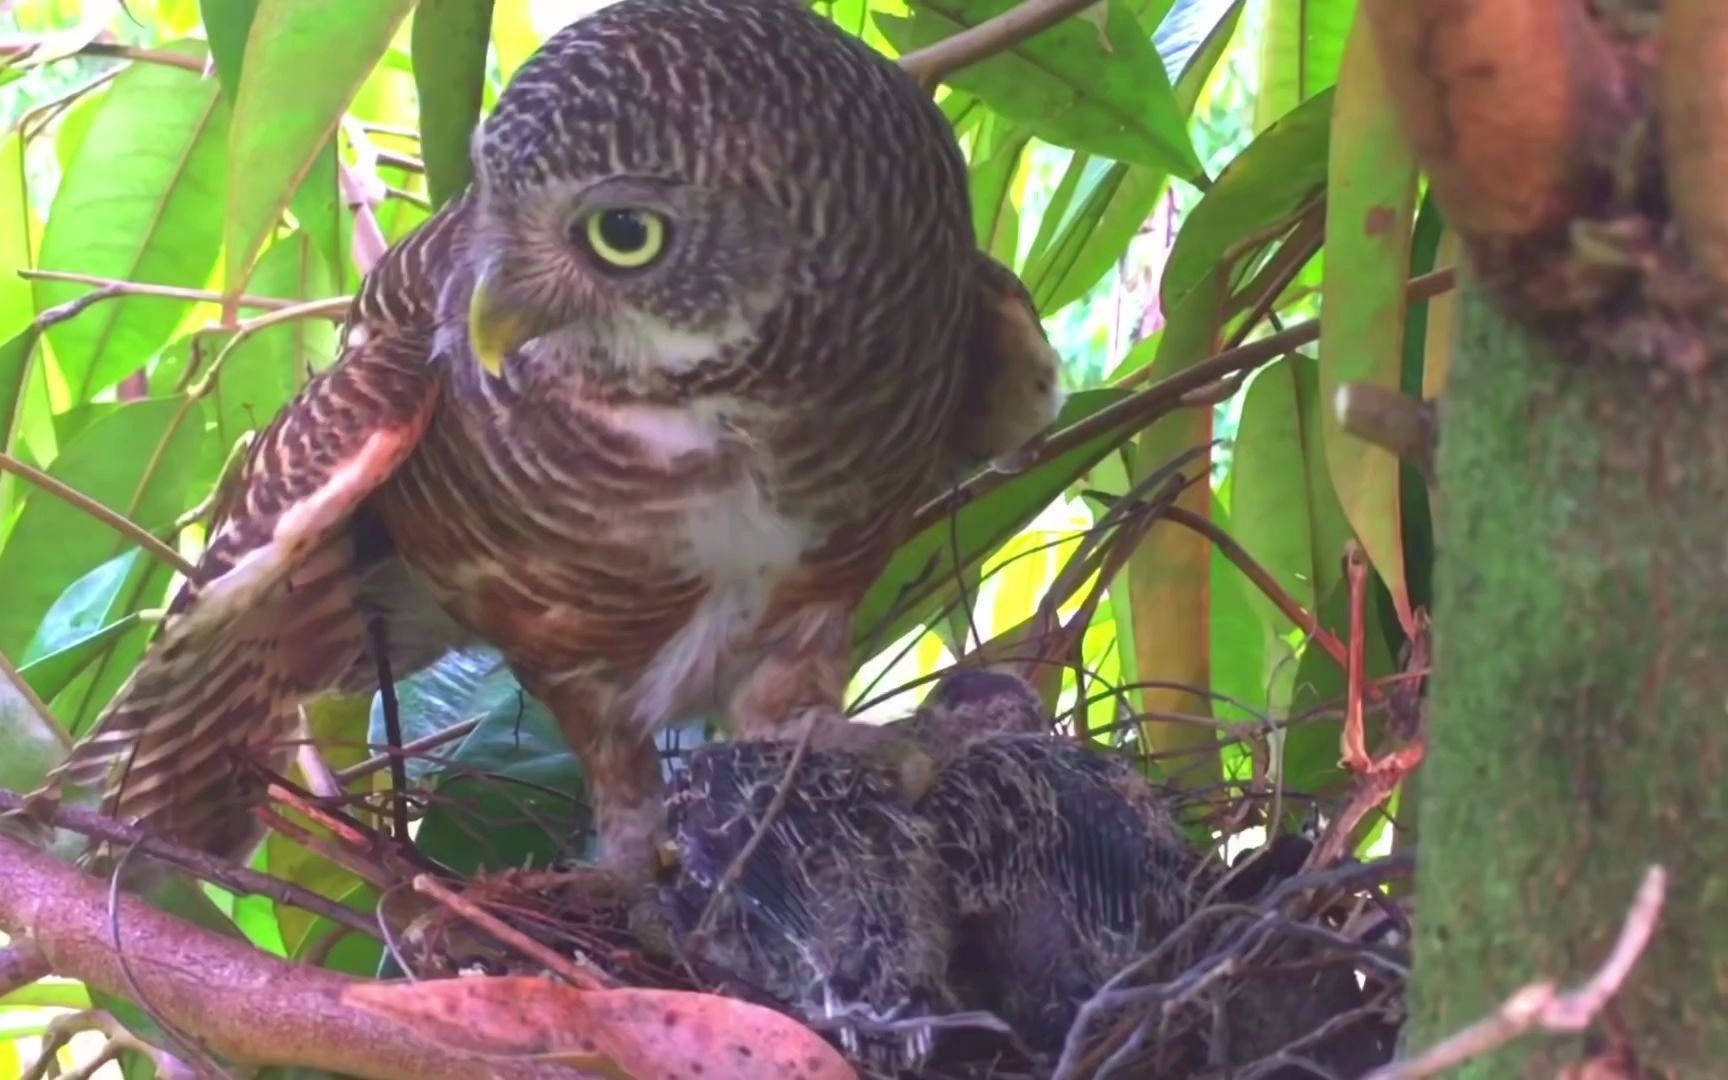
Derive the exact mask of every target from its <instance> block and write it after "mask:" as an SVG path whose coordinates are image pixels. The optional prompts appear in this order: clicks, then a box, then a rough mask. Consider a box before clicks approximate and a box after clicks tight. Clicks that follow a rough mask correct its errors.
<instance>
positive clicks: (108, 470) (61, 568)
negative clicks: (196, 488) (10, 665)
mask: <svg viewBox="0 0 1728 1080" xmlns="http://www.w3.org/2000/svg"><path fill="white" fill-rule="evenodd" d="M184 405H185V402H184V400H183V399H178V398H156V399H151V400H148V401H138V402H133V403H130V404H126V405H121V406H119V407H117V408H116V409H114V410H113V411H112V412H110V413H108V414H107V415H106V416H103V417H101V418H100V419H98V420H96V421H94V422H92V423H91V424H90V426H89V427H87V428H85V429H84V430H82V431H80V432H79V433H78V435H77V437H75V438H74V439H72V440H71V441H70V442H69V443H67V445H66V446H65V448H64V449H63V450H62V451H61V453H60V456H59V457H58V458H56V459H55V461H54V464H53V466H52V467H51V468H50V470H49V472H50V473H51V474H52V475H53V476H54V477H55V478H56V479H58V480H60V481H62V482H63V483H65V484H67V485H69V486H71V487H72V488H75V489H76V490H78V491H80V492H82V493H83V494H85V495H87V496H89V497H90V498H92V499H95V500H96V501H97V502H100V503H102V504H103V505H105V506H107V507H109V508H110V509H113V510H117V511H119V512H120V513H123V514H126V515H127V516H129V517H130V518H131V519H132V520H133V521H135V522H137V523H138V524H139V525H141V526H143V527H144V528H146V529H151V528H159V527H161V526H164V525H166V524H168V523H170V522H172V521H173V520H174V518H175V517H176V516H178V515H179V514H180V512H181V511H182V510H184V509H186V502H187V499H186V496H187V490H188V487H189V484H190V482H191V480H192V478H193V476H194V474H195V471H196V469H197V466H198V464H199V461H198V459H199V454H200V449H201V444H202V442H203V439H204V427H203V423H202V422H201V420H200V418H199V417H198V416H197V415H196V413H193V414H192V415H191V416H190V417H188V416H186V415H184V412H185V410H184V408H183V407H184ZM128 544H129V542H128V541H126V540H124V539H123V538H121V537H120V536H118V535H117V534H116V533H114V532H113V530H111V529H109V527H108V526H107V525H105V524H102V523H101V522H98V521H96V520H94V519H92V518H91V517H89V516H88V515H86V514H85V513H84V512H83V511H82V510H79V509H77V508H76V507H73V506H71V505H69V504H67V503H65V502H62V501H61V500H60V499H58V498H55V497H54V496H52V495H50V494H48V493H46V492H43V491H36V490H32V491H30V492H29V494H28V495H27V497H26V499H25V504H24V510H23V513H22V515H21V516H20V517H19V520H18V524H17V525H16V526H14V527H13V530H12V532H11V534H10V535H9V536H8V537H7V539H6V546H5V547H4V548H3V549H0V581H4V582H6V603H5V604H4V605H3V606H0V651H4V652H6V653H8V654H9V655H18V654H19V653H20V651H21V650H22V649H23V648H24V647H25V646H26V645H27V644H28V643H29V641H30V639H31V637H32V635H34V633H35V632H36V627H37V624H38V623H39V622H40V621H41V619H42V616H43V614H44V613H45V612H47V610H48V609H49V607H50V606H52V605H53V603H54V601H55V600H57V599H58V598H59V597H60V594H61V593H63V592H64V591H65V590H66V587H67V586H68V585H70V584H72V582H73V581H75V580H77V578H78V577H79V576H80V575H82V574H84V573H86V572H87V571H89V570H90V569H92V568H93V567H95V566H96V565H97V564H99V563H101V562H103V561H105V560H107V559H110V558H113V557H114V556H115V555H116V554H119V553H120V552H121V551H123V550H125V548H126V547H127V546H128Z"/></svg>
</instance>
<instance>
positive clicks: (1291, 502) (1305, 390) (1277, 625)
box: [1230, 354, 1350, 634]
mask: <svg viewBox="0 0 1728 1080" xmlns="http://www.w3.org/2000/svg"><path fill="white" fill-rule="evenodd" d="M1318 368H1319V365H1318V364H1317V363H1316V361H1315V360H1314V359H1313V358H1312V357H1308V356H1303V355H1300V354H1297V355H1293V356H1291V357H1289V358H1288V359H1286V360H1284V361H1282V362H1280V363H1278V364H1275V365H1273V366H1271V367H1268V368H1266V369H1265V370H1263V371H1261V372H1260V373H1259V374H1258V375H1256V376H1255V377H1254V381H1253V382H1252V383H1251V384H1249V388H1248V397H1247V401H1246V402H1245V403H1244V404H1243V406H1242V420H1241V425H1240V427H1238V429H1237V433H1236V447H1235V454H1234V457H1233V464H1232V467H1231V471H1230V477H1231V490H1232V491H1233V492H1234V498H1233V502H1232V507H1231V509H1232V514H1231V516H1232V518H1233V520H1234V521H1235V529H1234V532H1233V534H1232V535H1233V536H1234V537H1235V539H1236V541H1237V542H1238V543H1240V544H1241V545H1242V546H1243V547H1244V548H1245V549H1247V551H1248V554H1250V555H1252V556H1253V557H1254V560H1255V561H1256V562H1258V563H1259V564H1260V565H1261V566H1263V567H1265V568H1266V570H1267V571H1268V572H1269V573H1270V574H1271V575H1272V577H1273V578H1274V579H1275V580H1276V581H1277V582H1278V584H1280V585H1282V586H1283V587H1284V591H1285V592H1288V593H1289V594H1290V595H1291V596H1292V597H1293V598H1294V599H1295V600H1296V602H1297V603H1299V604H1301V605H1302V606H1303V607H1304V608H1306V609H1307V610H1308V611H1309V612H1313V611H1315V610H1316V609H1317V607H1318V605H1319V603H1320V600H1321V599H1322V598H1323V597H1325V596H1326V595H1327V593H1328V592H1329V591H1330V589H1331V588H1332V586H1333V585H1334V584H1335V583H1336V581H1337V579H1338V560H1339V559H1340V558H1341V557H1342V556H1343V554H1344V550H1343V546H1344V541H1345V540H1347V539H1348V538H1349V536H1350V527H1349V525H1348V524H1346V522H1345V520H1344V511H1343V509H1342V508H1341V507H1340V506H1339V505H1338V498H1337V496H1336V495H1335V494H1333V491H1332V483H1331V479H1330V477H1329V475H1328V474H1327V471H1326V455H1325V448H1324V447H1323V446H1321V445H1320V443H1319V440H1318V438H1317V437H1316V436H1317V435H1318V433H1319V430H1320V428H1319V425H1320V413H1321V412H1322V411H1323V409H1322V405H1323V402H1322V400H1321V397H1320V375H1319V370H1318ZM1250 603H1251V605H1252V606H1253V608H1254V609H1255V611H1257V612H1258V613H1259V615H1260V617H1261V619H1262V620H1263V621H1264V622H1265V623H1266V625H1267V626H1268V627H1269V628H1271V629H1273V630H1274V631H1275V632H1277V633H1279V634H1283V633H1288V632H1289V631H1290V630H1291V629H1293V628H1294V627H1293V626H1292V625H1291V623H1290V621H1289V620H1288V619H1287V618H1285V617H1284V615H1283V613H1282V612H1280V611H1279V610H1278V609H1277V607H1276V605H1274V604H1273V603H1272V601H1271V600H1269V599H1267V598H1266V596H1265V595H1264V594H1262V593H1261V592H1260V590H1259V589H1254V590H1253V593H1252V596H1251V599H1250Z"/></svg>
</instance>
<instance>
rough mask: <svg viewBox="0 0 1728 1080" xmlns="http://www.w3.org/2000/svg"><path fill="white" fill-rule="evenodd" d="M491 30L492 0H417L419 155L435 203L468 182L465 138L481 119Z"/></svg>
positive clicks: (415, 20) (415, 73)
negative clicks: (487, 50) (423, 162)
mask: <svg viewBox="0 0 1728 1080" xmlns="http://www.w3.org/2000/svg"><path fill="white" fill-rule="evenodd" d="M491 34H492V0H420V6H419V7H418V8H417V9H416V10H415V12H414V26H413V38H412V41H413V50H414V85H415V86H416V87H417V88H418V89H419V91H420V156H421V159H422V160H424V161H425V162H426V182H427V185H428V187H429V188H430V190H431V194H432V205H433V206H435V207H437V206H442V205H444V204H445V203H446V202H448V201H450V199H451V198H453V197H454V196H456V195H459V194H461V193H462V189H463V188H465V187H467V186H468V178H469V173H470V168H471V166H470V163H469V159H468V145H469V138H470V136H472V135H473V133H474V125H475V124H477V123H479V121H480V103H481V97H482V95H483V93H484V91H485V88H486V48H487V45H488V44H489V43H490V40H491Z"/></svg>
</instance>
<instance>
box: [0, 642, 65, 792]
mask: <svg viewBox="0 0 1728 1080" xmlns="http://www.w3.org/2000/svg"><path fill="white" fill-rule="evenodd" d="M10 667H11V665H9V664H6V663H0V746H4V747H5V748H6V752H5V753H4V754H0V788H6V789H8V790H11V791H29V790H31V789H32V788H34V787H35V786H36V785H37V784H39V783H41V782H42V778H43V777H44V776H46V775H48V770H49V769H52V768H53V767H54V766H56V765H58V764H60V761H61V760H62V759H63V758H65V756H66V751H67V750H69V749H71V741H70V740H69V739H67V738H66V733H65V732H63V731H61V730H60V725H58V724H56V723H55V722H54V718H53V717H51V716H44V715H43V714H42V713H41V711H40V710H38V709H37V708H36V706H35V704H33V703H32V702H31V700H30V697H29V695H27V694H26V693H25V692H24V690H23V688H21V687H20V686H19V684H18V683H17V682H14V681H13V680H14V679H15V678H16V677H17V676H16V674H15V673H14V672H13V671H11V670H10Z"/></svg>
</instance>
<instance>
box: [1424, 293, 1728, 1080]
mask: <svg viewBox="0 0 1728 1080" xmlns="http://www.w3.org/2000/svg"><path fill="white" fill-rule="evenodd" d="M1664 383H1665V384H1666V385H1664ZM1439 488H1440V493H1441V500H1442V505H1441V509H1440V517H1439V522H1438V526H1437V529H1438V538H1437V539H1438V544H1437V546H1438V548H1439V551H1440V552H1441V555H1440V562H1439V567H1438V571H1437V581H1436V603H1435V608H1436V658H1435V672H1434V681H1433V686H1434V693H1433V698H1432V713H1431V718H1430V731H1431V740H1432V742H1431V748H1430V751H1429V755H1428V760H1427V762H1426V764H1425V766H1424V777H1423V784H1424V787H1423V798H1422V804H1421V807H1420V833H1421V836H1422V855H1421V858H1422V863H1421V889H1420V895H1421V915H1420V928H1419V931H1418V944H1417V955H1416V968H1417V972H1418V980H1417V990H1416V995H1415V1012H1414V1024H1413V1032H1412V1035H1413V1039H1412V1041H1413V1045H1416V1046H1422V1045H1427V1044H1428V1043H1430V1042H1432V1041H1434V1040H1436V1039H1438V1038H1441V1037H1443V1036H1445V1035H1446V1034H1448V1033H1450V1032H1452V1031H1454V1030H1456V1029H1458V1028H1460V1027H1462V1026H1464V1025H1465V1024H1467V1023H1469V1022H1470V1021H1472V1020H1474V1019H1476V1018H1477V1017H1479V1016H1481V1015H1483V1014H1485V1013H1487V1012H1489V1011H1490V1010H1492V1009H1493V1008H1495V1007H1496V1006H1497V1005H1498V1004H1499V1002H1500V1001H1501V1000H1502V999H1503V998H1504V997H1505V996H1506V995H1507V994H1508V993H1509V992H1511V991H1512V990H1513V989H1515V988H1517V987H1518V986H1520V985H1522V984H1523V983H1525V982H1527V981H1529V980H1531V979H1534V978H1539V977H1543V976H1551V977H1558V978H1560V979H1562V980H1568V981H1574V980H1578V979H1581V978H1583V977H1585V976H1586V975H1587V974H1588V973H1589V972H1590V971H1592V970H1593V969H1594V968H1596V967H1597V966H1598V965H1599V964H1600V963H1601V962H1602V960H1603V958H1604V957H1605V956H1606V954H1607V951H1608V949H1609V947H1610V945H1611V943H1612V941H1613V939H1614V937H1615V935H1616V933H1617V932H1618V930H1619V927H1620V924H1621V922H1622V920H1623V918H1624V917H1625V913H1626V910H1627V907H1628V905H1629V903H1630V902H1631V899H1632V897H1633V894H1634V893H1635V891H1636V889H1637V886H1638V883H1639V881H1640V878H1641V877H1642V875H1643V874H1644V872H1645V869H1646V868H1647V867H1648V866H1649V865H1650V864H1652V863H1660V864H1661V865H1662V866H1663V867H1664V868H1665V869H1666V870H1667V873H1668V881H1669V888H1668V898H1667V902H1666V905H1665V907H1664V910H1663V913H1662V918H1661V924H1660V929H1659V931H1658V933H1657V935H1656V937H1655V939H1654V940H1653V942H1652V943H1651V946H1650V948H1649V951H1648V952H1647V953H1646V954H1645V956H1644V957H1643V958H1642V960H1641V961H1640V963H1639V965H1638V967H1637V969H1636V970H1635V972H1634V974H1633V976H1632V979H1631V981H1630V982H1629V984H1628V985H1627V986H1626V987H1625V988H1624V989H1623V990H1622V992H1621V993H1620V994H1619V995H1618V996H1617V997H1616V999H1615V1001H1614V1003H1613V1005H1612V1006H1611V1007H1610V1010H1609V1011H1608V1013H1607V1014H1606V1016H1605V1017H1604V1022H1603V1024H1601V1025H1599V1027H1601V1029H1602V1030H1603V1031H1604V1032H1607V1033H1608V1034H1609V1037H1610V1038H1611V1039H1612V1040H1613V1041H1614V1042H1619V1041H1620V1039H1621V1038H1624V1039H1625V1040H1626V1045H1627V1046H1629V1047H1630V1049H1632V1051H1633V1052H1634V1053H1635V1054H1636V1057H1637V1060H1638V1061H1639V1062H1640V1063H1641V1064H1642V1065H1643V1066H1644V1067H1645V1068H1647V1069H1649V1070H1651V1074H1653V1075H1658V1076H1668V1077H1681V1076H1686V1077H1695V1076H1696V1077H1702V1076H1719V1075H1724V1074H1725V1073H1728V369H1725V368H1724V367H1723V366H1722V365H1721V364H1717V365H1716V366H1715V368H1714V369H1713V370H1712V372H1711V373H1709V374H1708V375H1706V376H1704V377H1702V378H1697V379H1689V380H1683V381H1682V380H1676V379H1673V378H1669V377H1666V376H1665V375H1664V374H1663V373H1661V372H1659V371H1656V370H1653V369H1652V368H1651V367H1650V366H1648V365H1643V364H1638V363H1633V362H1628V360H1627V358H1624V357H1617V356H1615V355H1613V354H1612V353H1611V352H1609V353H1606V354H1604V355H1598V356H1595V357H1593V358H1591V359H1589V360H1581V359H1580V357H1578V356H1577V355H1562V354H1560V353H1558V352H1557V351H1556V350H1555V349H1554V348H1552V347H1551V346H1550V345H1549V344H1547V343H1546V342H1545V341H1543V340H1539V339H1537V338H1534V337H1532V336H1531V335H1530V334H1528V333H1526V332H1525V331H1523V330H1522V329H1520V328H1519V327H1517V326H1514V325H1512V324H1511V323H1509V322H1508V321H1507V320H1506V319H1504V318H1503V317H1502V316H1501V314H1500V312H1499V311H1497V310H1496V309H1495V308H1493V307H1491V306H1490V305H1488V304H1487V303H1484V302H1483V301H1482V300H1481V299H1480V298H1479V297H1476V296H1471V297H1469V298H1468V299H1467V300H1466V301H1465V302H1464V303H1463V304H1462V305H1461V311H1460V326H1459V340H1458V355H1457V356H1456V359H1455V367H1454V369H1453V371H1452V374H1451V377H1450V380H1449V383H1448V389H1447V394H1446V398H1445V401H1444V407H1443V410H1442V416H1441V436H1440V455H1439ZM1583 1051H1584V1047H1583V1044H1582V1043H1580V1042H1578V1041H1572V1042H1570V1043H1569V1042H1568V1041H1566V1040H1551V1039H1531V1040H1525V1041H1523V1042H1520V1043H1518V1044H1516V1045H1515V1046H1514V1047H1512V1048H1509V1049H1507V1050H1505V1051H1502V1052H1500V1053H1498V1054H1496V1055H1494V1056H1491V1057H1489V1058H1486V1059H1482V1060H1480V1061H1478V1062H1476V1063H1475V1064H1474V1065H1473V1066H1471V1068H1470V1070H1469V1071H1468V1075H1470V1076H1476V1077H1511V1076H1554V1075H1555V1074H1556V1067H1557V1066H1559V1065H1560V1064H1561V1063H1563V1062H1565V1061H1568V1060H1574V1059H1576V1058H1577V1057H1578V1056H1580V1054H1581V1053H1582V1052H1583Z"/></svg>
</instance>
